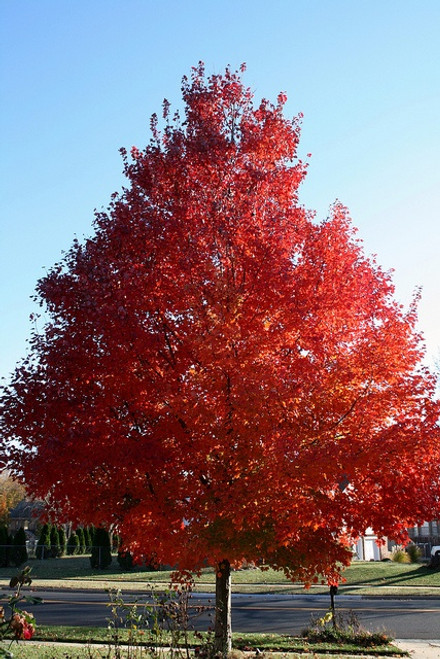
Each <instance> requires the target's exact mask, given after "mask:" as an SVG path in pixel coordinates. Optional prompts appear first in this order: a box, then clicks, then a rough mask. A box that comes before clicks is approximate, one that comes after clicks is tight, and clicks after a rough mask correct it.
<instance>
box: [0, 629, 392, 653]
mask: <svg viewBox="0 0 440 659" xmlns="http://www.w3.org/2000/svg"><path fill="white" fill-rule="evenodd" d="M118 640H119V643H120V644H121V646H124V644H127V642H128V631H127V630H120V631H119V637H118ZM161 640H162V643H163V645H164V646H168V645H169V641H170V639H169V638H168V636H167V635H166V633H165V634H164V636H163V638H162V639H161ZM43 641H44V643H43ZM57 641H63V642H64V643H66V644H68V643H81V644H82V647H78V646H76V647H75V646H72V645H71V646H69V645H63V646H62V647H60V646H57V645H54V643H56V642H57ZM137 641H139V642H140V643H142V641H144V645H146V646H147V647H138V646H136V645H135V644H134V643H131V644H130V645H129V647H130V657H131V658H132V659H134V658H136V657H146V656H147V655H148V654H149V647H148V646H150V647H151V648H152V649H154V656H155V657H156V659H160V658H161V657H164V658H165V657H166V656H167V650H166V647H163V648H162V647H160V645H159V644H157V643H156V641H153V642H151V639H150V642H148V639H147V638H146V637H143V636H140V635H139V634H138V635H137V637H136V639H135V642H137ZM188 641H189V644H190V645H191V646H192V647H194V646H196V645H200V642H201V640H200V637H197V638H195V637H194V638H193V635H192V634H191V632H190V633H189V639H188ZM8 646H9V643H8V644H5V643H3V644H2V647H8ZM115 647H116V646H115V644H114V643H112V641H111V636H110V632H109V630H107V629H99V628H98V629H97V628H90V627H84V628H81V627H41V628H40V627H39V628H38V632H37V635H36V637H35V640H34V641H32V642H31V643H29V642H26V641H20V642H19V643H15V642H14V643H13V644H12V647H11V650H12V651H13V653H14V657H29V658H34V657H38V658H42V657H44V658H45V659H49V658H51V657H53V658H54V659H55V658H57V657H64V658H67V657H68V658H70V657H89V658H95V657H96V658H99V657H112V656H116V652H115ZM174 648H175V651H174V656H175V657H176V656H177V655H178V654H179V656H181V657H182V659H183V658H184V657H185V656H186V648H185V647H184V645H182V646H181V648H180V650H181V652H180V651H179V649H178V646H177V645H174ZM233 653H234V655H235V657H234V659H240V657H242V656H246V655H249V654H251V655H253V656H255V653H258V654H261V653H266V654H267V655H269V656H271V655H273V654H280V653H282V656H283V657H287V656H288V657H291V658H292V659H293V658H294V657H297V656H300V657H301V658H302V659H304V658H305V657H308V656H313V657H321V656H322V657H325V656H328V654H331V655H332V657H337V656H344V657H347V655H351V656H359V648H357V647H356V646H355V645H354V644H349V643H338V644H336V643H328V642H327V643H323V642H315V643H312V642H310V641H309V642H307V641H306V640H304V639H301V638H296V637H291V636H286V635H285V636H283V635H278V634H255V633H251V634H243V633H236V634H233ZM299 653H300V654H299ZM361 653H362V655H363V656H382V657H384V656H387V657H389V656H395V657H398V656H401V655H402V654H404V653H403V652H402V651H401V650H399V649H398V648H396V647H395V646H394V645H392V644H385V645H377V646H374V647H368V648H364V647H363V648H362V651H361ZM191 654H193V652H191ZM122 656H124V655H122ZM150 656H151V653H150Z"/></svg>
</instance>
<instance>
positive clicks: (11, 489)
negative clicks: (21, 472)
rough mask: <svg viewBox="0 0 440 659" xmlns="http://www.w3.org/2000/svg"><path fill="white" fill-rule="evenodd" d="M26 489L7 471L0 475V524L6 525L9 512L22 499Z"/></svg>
mask: <svg viewBox="0 0 440 659" xmlns="http://www.w3.org/2000/svg"><path fill="white" fill-rule="evenodd" d="M25 495H26V490H25V488H24V486H23V485H22V484H21V483H19V482H18V481H16V480H14V479H13V478H11V476H9V475H8V474H7V473H3V475H2V476H1V477H0V524H4V525H6V526H7V525H8V523H9V513H10V511H11V510H12V509H13V508H15V506H16V505H17V504H18V503H20V501H21V500H22V499H24V497H25Z"/></svg>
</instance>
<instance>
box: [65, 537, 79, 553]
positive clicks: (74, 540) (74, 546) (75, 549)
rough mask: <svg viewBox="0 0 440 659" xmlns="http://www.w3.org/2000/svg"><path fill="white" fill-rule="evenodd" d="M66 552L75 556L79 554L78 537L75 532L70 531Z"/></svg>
mask: <svg viewBox="0 0 440 659" xmlns="http://www.w3.org/2000/svg"><path fill="white" fill-rule="evenodd" d="M67 554H68V556H76V554H79V538H78V536H77V534H76V533H71V534H70V537H69V539H68V541H67Z"/></svg>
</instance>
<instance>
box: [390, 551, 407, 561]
mask: <svg viewBox="0 0 440 659" xmlns="http://www.w3.org/2000/svg"><path fill="white" fill-rule="evenodd" d="M391 560H392V561H394V562H395V563H409V556H408V554H407V553H406V551H403V549H396V550H395V551H393V553H392V554H391Z"/></svg>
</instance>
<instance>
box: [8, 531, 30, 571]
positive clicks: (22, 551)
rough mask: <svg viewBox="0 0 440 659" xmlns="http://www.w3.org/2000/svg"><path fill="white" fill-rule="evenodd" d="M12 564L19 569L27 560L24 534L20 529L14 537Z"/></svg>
mask: <svg viewBox="0 0 440 659" xmlns="http://www.w3.org/2000/svg"><path fill="white" fill-rule="evenodd" d="M11 557H12V562H13V563H14V565H15V566H16V567H19V566H20V565H22V564H23V563H26V561H27V560H28V553H27V549H26V533H25V531H24V529H23V527H21V528H20V529H18V531H17V533H16V534H15V537H14V545H13V547H12V556H11Z"/></svg>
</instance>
